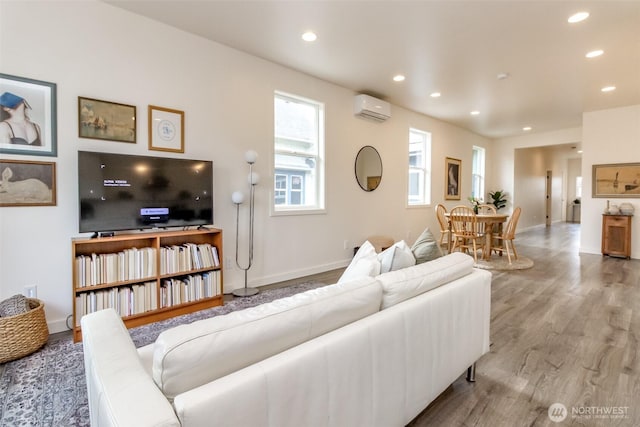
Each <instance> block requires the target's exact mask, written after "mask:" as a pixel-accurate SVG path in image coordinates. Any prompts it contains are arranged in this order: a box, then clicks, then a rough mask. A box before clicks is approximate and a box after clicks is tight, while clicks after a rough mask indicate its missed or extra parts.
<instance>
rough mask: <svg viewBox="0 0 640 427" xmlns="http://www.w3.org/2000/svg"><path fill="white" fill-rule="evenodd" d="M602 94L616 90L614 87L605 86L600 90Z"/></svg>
mask: <svg viewBox="0 0 640 427" xmlns="http://www.w3.org/2000/svg"><path fill="white" fill-rule="evenodd" d="M600 90H601V91H602V92H612V91H614V90H616V87H615V86H605V87H603V88H602V89H600Z"/></svg>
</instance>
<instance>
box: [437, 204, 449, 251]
mask: <svg viewBox="0 0 640 427" xmlns="http://www.w3.org/2000/svg"><path fill="white" fill-rule="evenodd" d="M446 213H447V208H445V207H444V205H441V204H440V203H438V204H437V205H436V217H437V218H438V223H439V224H440V242H439V244H440V246H442V242H443V241H444V236H445V235H446V236H447V241H449V240H451V236H449V221H448V220H447V217H446V216H445V214H446Z"/></svg>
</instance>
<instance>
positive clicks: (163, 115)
mask: <svg viewBox="0 0 640 427" xmlns="http://www.w3.org/2000/svg"><path fill="white" fill-rule="evenodd" d="M149 150H157V151H172V152H174V153H184V111H179V110H172V109H170V108H164V107H158V106H155V105H149Z"/></svg>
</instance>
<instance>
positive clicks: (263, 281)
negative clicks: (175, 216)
mask: <svg viewBox="0 0 640 427" xmlns="http://www.w3.org/2000/svg"><path fill="white" fill-rule="evenodd" d="M350 262H351V259H347V260H342V261H336V262H332V263H328V264H322V265H317V266H314V267H310V268H301V269H299V270H292V271H287V272H285V273H280V274H273V275H271V276H263V277H259V278H257V279H256V278H254V279H252V280H249V283H247V285H248V286H250V287H254V288H255V287H258V286H265V285H271V284H273V283H278V282H284V281H286V280H292V279H297V278H299V277H305V276H311V275H312V274H319V273H324V272H327V271H331V270H336V269H338V268H344V267H346V266H347V265H349V263H350ZM241 286H243V285H240V286H238V287H241ZM233 289H237V288H236V287H234V288H232V287H231V286H230V285H229V284H227V283H225V292H231V291H232V290H233Z"/></svg>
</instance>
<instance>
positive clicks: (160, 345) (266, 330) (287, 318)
mask: <svg viewBox="0 0 640 427" xmlns="http://www.w3.org/2000/svg"><path fill="white" fill-rule="evenodd" d="M381 301H382V288H381V286H380V283H379V282H378V281H376V280H375V279H374V278H371V277H367V278H363V279H359V280H355V281H352V282H347V283H342V284H336V285H329V286H324V287H321V288H317V289H313V290H310V291H307V292H302V293H299V294H296V295H293V296H291V297H287V298H282V299H279V300H276V301H273V302H271V303H268V304H262V305H259V306H257V307H252V308H249V309H246V310H240V311H235V312H232V313H229V314H227V315H224V316H217V317H212V318H210V319H205V320H200V321H197V322H194V323H191V324H188V325H181V326H177V327H175V328H172V329H169V330H166V331H164V332H162V333H161V334H160V336H158V339H157V340H156V342H155V343H154V350H153V379H154V381H155V382H156V384H157V385H158V387H160V389H161V390H162V391H163V393H164V394H165V396H167V397H168V398H170V399H172V398H173V397H175V396H176V395H177V394H179V393H182V392H185V391H187V390H190V389H192V388H195V387H198V386H200V385H203V384H206V383H208V382H210V381H213V380H215V379H217V378H220V377H222V376H225V375H227V374H230V373H232V372H234V371H237V370H238V369H241V368H244V367H246V366H249V365H251V364H253V363H255V362H258V361H260V360H263V359H266V358H268V357H270V356H273V355H275V354H278V353H280V352H282V351H284V350H286V349H289V348H291V347H294V346H296V345H298V344H300V343H302V342H305V341H307V340H309V339H311V338H315V337H317V336H320V335H322V334H324V333H326V332H329V331H331V330H334V329H337V328H340V327H341V326H344V325H346V324H348V323H351V322H354V321H356V320H358V319H361V318H363V317H366V316H368V315H370V314H372V313H375V312H377V311H379V310H380V304H381Z"/></svg>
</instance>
